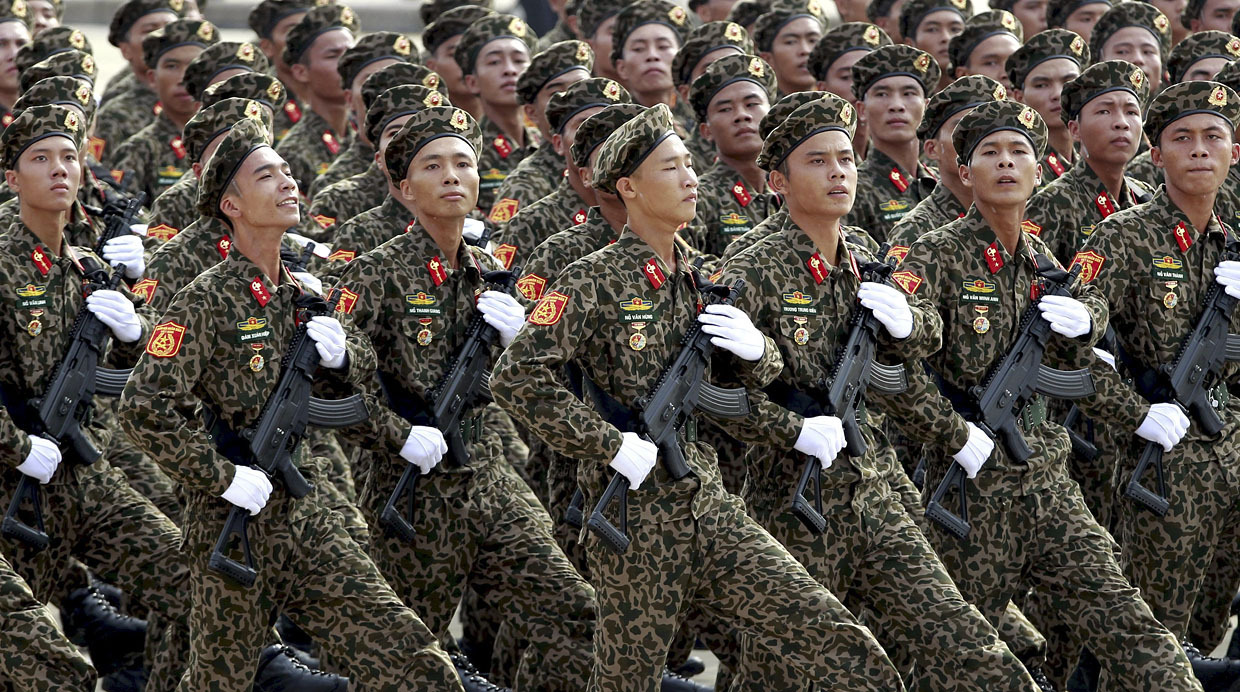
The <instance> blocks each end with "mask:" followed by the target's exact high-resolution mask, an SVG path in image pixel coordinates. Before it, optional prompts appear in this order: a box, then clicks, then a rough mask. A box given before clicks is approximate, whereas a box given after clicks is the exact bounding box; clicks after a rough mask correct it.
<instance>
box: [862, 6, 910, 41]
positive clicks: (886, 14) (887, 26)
mask: <svg viewBox="0 0 1240 692" xmlns="http://www.w3.org/2000/svg"><path fill="white" fill-rule="evenodd" d="M903 9H904V3H903V2H901V0H874V2H871V3H869V5H868V6H867V7H866V9H865V17H866V20H867V21H869V22H870V23H871V24H873V25H875V26H877V27H878V28H880V29H882V30H883V32H885V33H886V34H887V35H888V36H890V37H891V40H892V41H893V42H895V43H904V34H902V33H900V13H901V11H902V10H903Z"/></svg>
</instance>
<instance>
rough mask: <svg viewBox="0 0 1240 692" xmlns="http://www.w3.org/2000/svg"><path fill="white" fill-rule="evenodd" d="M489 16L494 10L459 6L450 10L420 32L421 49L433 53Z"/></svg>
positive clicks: (474, 6) (473, 6)
mask: <svg viewBox="0 0 1240 692" xmlns="http://www.w3.org/2000/svg"><path fill="white" fill-rule="evenodd" d="M491 14H495V10H491V9H488V8H486V7H479V6H477V5H461V6H460V7H456V8H453V9H450V10H448V11H447V12H444V13H443V14H442V15H440V16H439V18H438V19H436V20H435V21H433V22H431V23H430V24H427V25H426V30H425V31H423V32H422V47H423V48H425V49H426V52H428V53H434V52H435V51H437V50H439V47H440V46H442V45H443V44H445V43H447V42H448V41H449V40H450V39H452V38H454V37H456V36H460V35H461V34H463V33H465V30H466V29H468V28H469V27H470V26H472V25H473V23H474V22H476V21H478V20H479V19H482V18H483V17H485V16H487V15H491ZM454 59H455V56H454Z"/></svg>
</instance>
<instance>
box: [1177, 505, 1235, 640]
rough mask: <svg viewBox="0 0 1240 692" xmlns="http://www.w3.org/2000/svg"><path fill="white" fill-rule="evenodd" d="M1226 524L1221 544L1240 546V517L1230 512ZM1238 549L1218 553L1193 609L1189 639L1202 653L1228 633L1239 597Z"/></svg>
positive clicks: (1215, 552) (1224, 520)
mask: <svg viewBox="0 0 1240 692" xmlns="http://www.w3.org/2000/svg"><path fill="white" fill-rule="evenodd" d="M1220 523H1221V524H1222V525H1223V531H1222V534H1223V535H1222V536H1220V539H1219V542H1218V545H1221V546H1236V545H1240V532H1238V531H1237V529H1238V528H1240V517H1237V516H1236V515H1235V514H1232V513H1229V514H1228V515H1227V517H1226V518H1225V519H1223V520H1222V521H1221V522H1220ZM1235 557H1236V556H1235V551H1234V550H1218V549H1215V551H1214V559H1212V560H1211V561H1210V566H1209V567H1208V568H1207V569H1206V577H1205V580H1204V581H1203V583H1202V585H1201V591H1199V592H1198V594H1197V604H1196V606H1195V607H1194V608H1193V617H1192V621H1191V622H1190V623H1189V626H1188V638H1189V639H1190V640H1192V642H1193V643H1194V644H1197V645H1198V646H1200V647H1201V650H1202V651H1210V650H1211V649H1213V648H1214V647H1216V646H1218V645H1219V643H1221V642H1222V641H1223V635H1225V634H1226V633H1227V624H1228V621H1229V619H1230V617H1231V614H1230V610H1231V608H1230V606H1231V600H1232V599H1233V598H1235V596H1236V588H1237V585H1240V560H1236V559H1235Z"/></svg>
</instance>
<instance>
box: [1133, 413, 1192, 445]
mask: <svg viewBox="0 0 1240 692" xmlns="http://www.w3.org/2000/svg"><path fill="white" fill-rule="evenodd" d="M1188 424H1189V421H1188V415H1187V414H1185V413H1184V409H1182V408H1180V407H1179V406H1178V405H1176V404H1173V403H1165V404H1152V405H1151V406H1150V412H1149V413H1147V414H1145V420H1143V421H1141V425H1139V426H1137V437H1140V438H1143V439H1146V440H1149V441H1150V442H1157V443H1158V444H1160V445H1162V448H1163V451H1164V452H1170V451H1171V448H1172V447H1175V446H1176V445H1177V444H1179V442H1180V440H1182V439H1184V434H1185V433H1187V432H1188Z"/></svg>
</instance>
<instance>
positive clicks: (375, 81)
mask: <svg viewBox="0 0 1240 692" xmlns="http://www.w3.org/2000/svg"><path fill="white" fill-rule="evenodd" d="M402 84H416V85H418V86H424V87H426V88H427V89H430V90H432V91H438V92H439V93H441V94H443V95H444V96H447V95H448V88H447V87H446V86H444V83H443V80H442V79H440V78H439V74H438V73H437V72H434V71H432V70H431V69H430V68H428V67H423V66H421V65H418V64H417V63H412V62H398V63H394V64H392V65H388V66H387V67H385V68H383V69H381V70H379V71H378V72H375V73H374V74H372V75H370V76H369V77H367V78H366V81H364V82H362V106H363V108H364V109H365V110H370V106H371V105H372V104H374V102H375V99H377V98H379V94H382V93H383V92H385V91H387V90H388V89H391V88H393V87H398V86H401V85H402Z"/></svg>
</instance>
